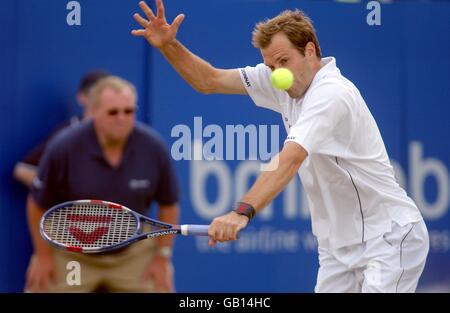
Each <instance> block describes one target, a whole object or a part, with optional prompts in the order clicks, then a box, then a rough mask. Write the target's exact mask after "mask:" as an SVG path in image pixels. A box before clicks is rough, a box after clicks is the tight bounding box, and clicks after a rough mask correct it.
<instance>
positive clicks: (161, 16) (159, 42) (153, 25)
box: [131, 0, 184, 49]
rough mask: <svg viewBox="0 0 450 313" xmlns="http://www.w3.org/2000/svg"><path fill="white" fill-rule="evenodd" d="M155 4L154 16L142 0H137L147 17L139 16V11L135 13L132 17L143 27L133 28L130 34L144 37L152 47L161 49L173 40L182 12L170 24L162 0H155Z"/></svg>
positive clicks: (182, 16)
mask: <svg viewBox="0 0 450 313" xmlns="http://www.w3.org/2000/svg"><path fill="white" fill-rule="evenodd" d="M156 6H157V10H158V11H157V13H156V16H155V14H153V11H152V9H150V7H149V6H148V5H147V4H146V3H145V2H144V1H141V2H139V7H140V8H141V9H142V11H143V12H144V13H145V16H146V17H147V19H145V18H143V17H142V16H140V15H139V13H135V14H134V15H133V17H134V19H135V20H136V21H137V22H138V23H139V25H141V27H142V28H143V29H134V30H132V31H131V34H133V35H134V36H141V37H144V38H145V39H146V40H147V41H148V42H149V43H150V44H151V45H152V46H153V47H155V48H158V49H161V48H163V47H164V46H165V45H167V44H169V43H171V42H172V41H173V40H175V38H176V35H177V32H178V28H179V27H180V24H181V22H182V21H183V19H184V14H179V15H178V16H177V17H176V18H175V19H174V20H173V22H172V24H168V23H167V20H166V17H165V13H164V4H163V2H162V0H156Z"/></svg>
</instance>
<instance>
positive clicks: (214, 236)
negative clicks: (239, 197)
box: [208, 211, 248, 246]
mask: <svg viewBox="0 0 450 313" xmlns="http://www.w3.org/2000/svg"><path fill="white" fill-rule="evenodd" d="M247 224H248V217H246V216H244V215H239V214H237V213H236V212H233V211H232V212H230V213H228V214H225V215H222V216H219V217H216V218H215V219H214V220H213V221H212V223H211V225H210V226H209V228H208V236H209V245H210V246H214V245H215V244H216V243H217V241H219V242H224V241H230V240H236V239H237V238H238V234H239V231H240V230H241V229H243V228H245V227H246V226H247Z"/></svg>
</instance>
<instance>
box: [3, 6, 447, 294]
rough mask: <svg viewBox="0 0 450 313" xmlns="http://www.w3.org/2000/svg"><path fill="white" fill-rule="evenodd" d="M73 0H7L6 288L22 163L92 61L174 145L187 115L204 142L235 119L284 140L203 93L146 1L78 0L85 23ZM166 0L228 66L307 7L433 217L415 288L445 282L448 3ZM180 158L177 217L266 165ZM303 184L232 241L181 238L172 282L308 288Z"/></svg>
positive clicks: (188, 215)
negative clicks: (150, 21) (258, 33)
mask: <svg viewBox="0 0 450 313" xmlns="http://www.w3.org/2000/svg"><path fill="white" fill-rule="evenodd" d="M67 2H68V1H67ZM67 2H65V1H60V0H45V1H42V0H26V1H24V0H4V1H2V2H1V3H0V9H1V12H3V13H2V14H1V15H0V42H1V45H0V68H1V69H2V70H1V74H0V75H1V76H0V90H1V95H2V101H1V105H0V110H1V111H0V112H1V114H0V144H1V155H0V162H1V163H0V186H1V189H0V232H1V234H2V236H1V237H0V244H1V247H2V248H3V249H2V250H1V252H0V291H7V292H18V291H21V290H22V288H23V283H24V275H25V270H26V266H27V263H28V258H29V255H30V253H31V244H30V239H29V233H28V230H27V227H26V217H25V196H26V189H25V188H24V187H22V186H20V185H19V184H18V183H16V182H15V181H14V180H13V178H12V169H13V166H14V163H15V162H16V161H17V160H18V159H19V158H20V157H22V156H23V154H24V153H25V152H26V151H28V150H29V149H30V148H32V147H33V146H34V145H35V144H36V143H37V142H38V141H39V140H41V139H43V138H45V136H46V135H47V134H48V133H49V132H50V131H51V130H52V129H53V128H54V127H55V126H56V125H58V124H59V123H61V122H62V121H64V120H65V119H66V118H67V117H69V116H70V115H72V114H74V113H76V112H77V111H78V108H77V106H76V103H75V100H74V99H75V98H74V94H75V91H76V87H77V84H78V81H79V79H80V77H81V76H82V75H83V73H85V72H86V71H88V70H90V69H93V68H103V69H107V70H109V71H111V72H113V73H115V74H117V75H119V76H122V77H125V78H126V79H128V80H130V81H132V82H133V83H134V84H136V86H137V88H138V92H139V119H141V120H143V121H145V122H148V123H149V124H151V125H152V126H153V127H154V128H155V129H157V130H158V131H159V132H160V133H161V134H162V135H163V136H164V137H165V138H166V141H167V144H168V146H169V149H170V148H172V146H173V144H174V143H176V142H177V140H179V138H177V136H175V134H174V135H172V131H173V130H177V129H179V128H180V127H182V126H181V125H186V126H188V127H189V128H190V129H191V132H192V134H191V135H192V136H191V137H192V138H191V139H192V140H190V141H192V142H196V143H201V142H203V143H207V142H208V140H209V139H210V138H209V137H208V135H207V134H206V133H203V131H205V130H207V129H208V127H209V128H210V129H211V128H212V127H214V125H218V126H220V129H223V130H224V136H226V134H225V129H226V125H229V126H233V125H237V124H242V125H244V126H248V127H255V129H256V130H257V134H259V135H261V134H263V128H264V127H265V126H267V128H268V133H269V135H271V134H272V135H274V136H275V137H274V138H277V139H279V140H278V141H277V140H272V141H271V142H274V143H275V144H276V148H277V149H278V148H279V147H280V146H281V143H282V142H283V138H284V136H285V131H284V128H283V126H282V123H281V119H280V117H279V116H278V115H277V114H275V113H273V112H270V111H267V110H263V109H258V108H256V107H255V106H254V105H253V103H252V102H251V100H250V98H249V97H245V96H222V95H209V96H205V95H201V94H198V93H196V92H195V91H194V90H193V89H191V88H190V87H189V86H188V85H187V84H186V83H185V82H184V81H183V80H182V79H181V78H179V77H178V75H177V74H176V73H175V71H174V70H173V69H172V68H171V67H170V66H169V65H168V64H167V62H166V61H165V60H164V58H163V57H161V55H160V54H159V53H158V52H157V51H154V50H153V49H151V48H150V47H148V46H147V45H146V43H145V42H144V40H143V39H140V38H139V39H138V38H134V37H132V36H131V35H130V34H129V32H130V30H131V29H132V28H135V27H137V26H136V24H135V23H134V20H133V19H132V14H133V13H134V12H137V11H139V10H138V9H139V8H138V6H137V2H138V1H136V3H134V1H120V0H109V1H103V0H96V1H86V0H85V1H81V0H80V1H79V3H80V5H81V25H80V26H68V25H67V23H66V16H67V14H68V13H69V11H68V10H67V9H66V4H67ZM166 2H167V3H166V12H167V17H168V20H170V21H171V20H172V19H173V18H174V17H175V16H176V15H177V14H178V13H181V12H183V13H185V15H186V19H185V21H184V22H183V24H182V25H181V28H180V32H179V36H178V37H179V39H180V41H182V42H183V43H184V44H185V45H186V46H187V47H189V48H190V49H191V50H192V51H193V52H194V53H196V54H198V55H200V56H201V57H203V58H205V59H206V60H208V61H209V62H211V63H212V64H213V65H215V66H217V67H222V68H234V67H241V66H245V65H255V64H257V63H259V62H261V56H260V53H259V51H258V50H256V49H254V48H253V47H252V46H251V43H250V41H251V31H252V29H253V26H254V24H255V23H256V22H258V21H260V20H262V19H264V18H266V17H271V16H274V15H276V14H278V13H279V12H280V11H281V10H283V9H286V8H289V9H292V8H300V9H302V10H304V11H305V12H306V13H307V14H308V15H309V16H310V17H311V18H312V20H313V21H314V24H315V26H316V29H317V32H318V36H319V40H320V43H321V48H322V52H323V55H324V56H330V55H332V56H334V57H336V59H337V64H338V67H340V69H341V72H342V73H343V74H344V75H345V76H346V77H348V78H349V79H350V80H352V81H353V82H354V83H355V84H356V86H358V88H359V89H360V91H361V93H362V94H363V96H364V98H365V100H366V102H367V104H368V106H369V108H370V110H371V111H372V113H373V115H374V117H375V119H376V120H377V122H378V125H379V128H380V130H381V133H382V135H383V138H384V141H385V144H386V147H387V149H388V152H389V155H390V157H391V159H392V161H393V163H394V165H395V167H396V173H397V177H398V179H399V181H400V183H401V184H402V185H403V186H405V187H406V188H407V190H408V193H409V194H410V195H411V196H412V197H413V198H414V199H415V200H416V202H417V203H418V205H419V207H420V209H421V211H422V213H423V215H424V217H425V219H426V222H427V225H428V227H429V230H430V239H431V251H430V256H429V258H428V263H427V266H426V268H425V271H424V275H423V277H422V280H421V283H420V286H419V288H420V290H424V291H425V290H434V289H433V288H439V290H447V291H448V290H450V251H449V249H450V234H449V230H450V216H449V213H448V210H449V201H450V200H449V197H450V188H449V176H448V171H449V169H448V167H449V165H450V157H449V150H450V144H449V140H448V138H447V136H448V135H450V126H449V123H448V117H449V115H450V109H449V101H448V99H449V88H448V87H449V86H448V85H449V78H448V72H449V70H450V59H449V58H448V55H449V54H450V42H449V40H448V35H445V34H448V33H449V31H450V4H449V3H445V2H436V3H432V4H431V3H415V2H412V1H411V2H408V3H394V4H385V5H381V25H379V26H369V25H368V24H367V23H366V16H367V14H368V13H369V10H367V8H366V4H365V3H362V4H361V3H360V4H344V3H334V2H331V1H306V0H305V1H301V2H300V1H287V0H286V1H257V0H248V1H242V0H241V1H238V0H228V1H226V0H215V1H166ZM6 12H7V13H6ZM205 79H207V78H206V77H205ZM200 122H201V124H202V125H200ZM263 137H264V136H262V137H260V138H263ZM247 147H248V146H247ZM194 150H195V149H194ZM269 150H270V149H269ZM235 156H236V154H235ZM247 156H249V155H247ZM174 164H175V166H176V169H177V171H178V175H179V177H180V180H181V185H182V201H181V208H182V213H181V219H182V221H183V222H188V223H209V222H210V220H211V219H212V218H213V217H214V216H216V215H219V214H221V213H223V212H226V211H228V210H230V209H231V207H232V205H233V203H234V202H235V201H236V199H238V198H239V196H240V195H241V194H242V193H243V192H244V191H245V190H246V189H247V188H248V186H249V185H250V183H251V182H252V181H253V180H254V178H255V176H256V174H257V172H258V170H259V165H258V163H256V162H255V161H250V160H234V161H232V160H227V161H222V160H216V161H206V160H198V161H187V160H180V161H176V160H174ZM299 188H300V182H299V180H298V179H297V178H296V179H295V180H294V181H293V182H292V183H291V185H289V187H288V188H287V189H286V191H284V192H282V193H281V194H280V195H279V196H278V197H277V199H276V200H275V201H274V202H273V204H272V205H270V206H269V207H268V208H267V209H266V210H265V212H264V213H263V214H261V216H258V217H257V218H256V219H255V222H254V223H252V225H251V227H249V228H248V229H247V230H246V231H245V232H243V233H242V234H241V238H240V240H239V241H237V242H235V243H231V244H222V245H219V246H218V247H217V248H214V249H212V248H209V247H207V245H206V241H205V240H202V239H201V238H177V240H176V246H175V259H174V260H175V267H176V288H177V291H180V292H201V291H204V292H231V291H235V292H239V291H244V292H249V291H256V292H266V291H267V292H310V291H312V290H313V288H314V283H315V277H316V271H317V267H318V263H317V252H316V243H315V240H314V238H313V237H312V235H311V232H310V231H311V227H310V221H309V214H308V208H307V207H306V205H305V203H304V197H303V194H302V193H301V192H299V191H298V190H299Z"/></svg>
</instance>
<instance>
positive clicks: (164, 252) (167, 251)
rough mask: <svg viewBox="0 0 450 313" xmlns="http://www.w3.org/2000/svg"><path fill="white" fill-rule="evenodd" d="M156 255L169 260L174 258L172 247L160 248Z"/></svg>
mask: <svg viewBox="0 0 450 313" xmlns="http://www.w3.org/2000/svg"><path fill="white" fill-rule="evenodd" d="M156 254H157V255H160V256H163V257H166V258H168V259H170V258H172V254H173V253H172V248H171V247H160V248H157V249H156Z"/></svg>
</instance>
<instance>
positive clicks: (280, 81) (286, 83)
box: [271, 67, 294, 90]
mask: <svg viewBox="0 0 450 313" xmlns="http://www.w3.org/2000/svg"><path fill="white" fill-rule="evenodd" d="M271 80H272V85H273V86H274V87H275V88H277V89H281V90H287V89H289V88H291V86H292V84H293V83H294V74H292V72H291V71H290V70H288V69H287V68H283V67H280V68H277V69H276V70H275V71H273V72H272V76H271Z"/></svg>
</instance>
